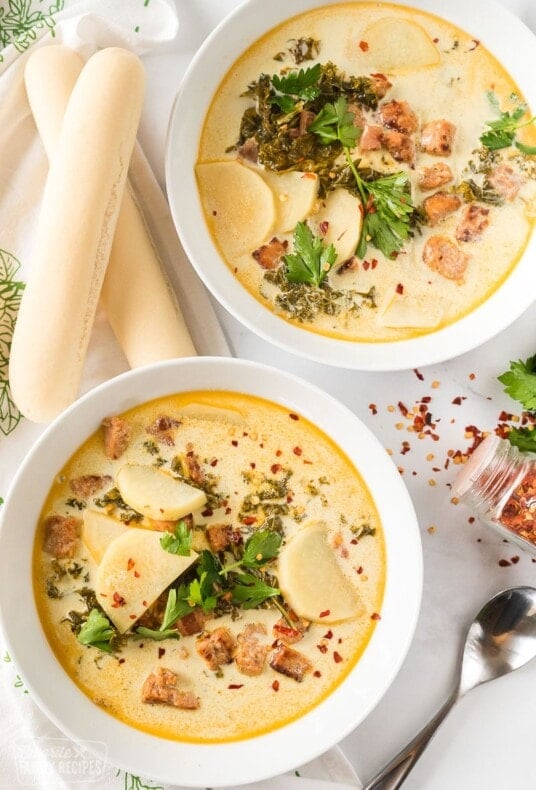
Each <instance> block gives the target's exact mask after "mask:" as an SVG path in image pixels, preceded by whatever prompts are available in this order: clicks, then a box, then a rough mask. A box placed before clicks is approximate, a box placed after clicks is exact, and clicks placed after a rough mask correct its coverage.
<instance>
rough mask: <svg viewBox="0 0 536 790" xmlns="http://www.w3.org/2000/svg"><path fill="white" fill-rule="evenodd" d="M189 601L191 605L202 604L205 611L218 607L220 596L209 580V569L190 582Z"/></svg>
mask: <svg viewBox="0 0 536 790" xmlns="http://www.w3.org/2000/svg"><path fill="white" fill-rule="evenodd" d="M188 602H189V603H190V605H194V606H200V607H201V608H202V609H203V611H204V612H211V611H212V610H213V609H215V608H216V604H217V603H218V596H217V595H215V594H214V585H213V584H211V583H210V582H209V581H208V573H207V571H202V572H201V574H200V576H199V578H198V579H194V580H193V581H191V582H190V586H189V587H188Z"/></svg>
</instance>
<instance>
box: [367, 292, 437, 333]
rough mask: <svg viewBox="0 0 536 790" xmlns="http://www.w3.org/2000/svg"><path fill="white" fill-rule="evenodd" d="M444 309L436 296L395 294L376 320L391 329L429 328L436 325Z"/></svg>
mask: <svg viewBox="0 0 536 790" xmlns="http://www.w3.org/2000/svg"><path fill="white" fill-rule="evenodd" d="M445 310H446V305H445V302H444V301H443V300H442V299H439V298H438V297H437V296H434V298H433V299H430V296H428V297H426V296H425V295H424V294H417V295H412V294H407V295H403V296H399V295H398V294H396V295H395V296H394V297H393V299H392V301H391V302H390V303H389V305H388V306H387V308H386V310H385V311H384V313H383V314H382V315H381V316H380V317H379V318H378V321H379V323H380V324H381V325H382V326H387V327H392V328H393V329H395V328H399V327H414V328H415V329H429V328H431V327H434V326H438V324H439V323H440V322H441V320H442V318H443V315H444V314H445Z"/></svg>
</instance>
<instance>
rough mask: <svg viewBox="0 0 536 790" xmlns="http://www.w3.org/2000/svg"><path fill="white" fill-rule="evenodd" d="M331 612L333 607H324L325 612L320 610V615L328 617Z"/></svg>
mask: <svg viewBox="0 0 536 790" xmlns="http://www.w3.org/2000/svg"><path fill="white" fill-rule="evenodd" d="M330 614H331V609H324V611H323V612H320V617H328V615H330Z"/></svg>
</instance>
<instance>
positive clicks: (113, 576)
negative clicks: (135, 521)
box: [95, 527, 198, 633]
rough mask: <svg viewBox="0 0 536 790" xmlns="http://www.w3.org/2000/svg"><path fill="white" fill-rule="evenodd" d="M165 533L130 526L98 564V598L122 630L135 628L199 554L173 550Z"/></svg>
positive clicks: (96, 584) (109, 547)
mask: <svg viewBox="0 0 536 790" xmlns="http://www.w3.org/2000/svg"><path fill="white" fill-rule="evenodd" d="M161 537H162V533H160V532H152V531H151V530H147V529H138V528H136V527H129V528H128V529H127V530H126V532H125V533H124V534H123V535H120V536H119V537H118V538H116V539H115V540H113V541H112V542H111V543H110V545H109V546H108V548H107V549H106V551H105V552H104V556H103V558H102V560H101V562H100V565H99V567H98V568H97V574H96V578H95V592H96V594H97V600H98V602H99V604H100V605H101V606H102V608H103V609H104V611H105V612H106V614H107V615H108V617H109V618H110V620H111V621H112V622H113V624H114V625H115V626H116V628H117V629H118V630H119V632H120V633H124V632H125V631H126V630H127V629H128V628H131V627H132V626H133V625H134V623H135V622H136V620H138V619H139V618H140V617H141V616H142V614H143V613H144V612H145V611H146V610H147V609H148V608H149V606H151V604H152V603H154V601H155V600H156V599H157V598H158V596H159V595H160V593H161V592H163V591H164V590H165V589H166V587H168V586H169V585H170V584H171V582H173V581H174V580H175V579H176V578H177V577H178V576H180V575H181V574H182V573H184V571H185V570H186V569H187V568H189V567H190V565H192V563H193V562H195V560H196V559H197V557H198V555H197V554H196V553H195V551H191V552H190V554H189V556H188V557H181V556H180V555H178V554H170V553H169V552H168V551H165V550H164V549H163V548H162V546H161V545H160V538H161Z"/></svg>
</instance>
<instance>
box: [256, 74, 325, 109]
mask: <svg viewBox="0 0 536 790" xmlns="http://www.w3.org/2000/svg"><path fill="white" fill-rule="evenodd" d="M321 74H322V67H321V65H320V63H317V64H316V65H315V66H312V67H310V68H307V69H300V70H299V71H291V72H290V73H289V74H286V75H285V76H284V77H280V76H278V75H277V74H274V76H273V77H272V78H271V82H272V85H273V87H274V88H275V90H276V91H277V92H278V95H276V96H271V97H270V99H269V102H270V104H278V105H279V107H280V108H281V109H282V110H283V112H291V111H292V110H293V109H294V107H295V105H296V103H297V101H304V102H305V101H311V100H312V99H316V97H317V96H318V94H319V93H320V87H319V85H318V81H319V79H320V77H321Z"/></svg>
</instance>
